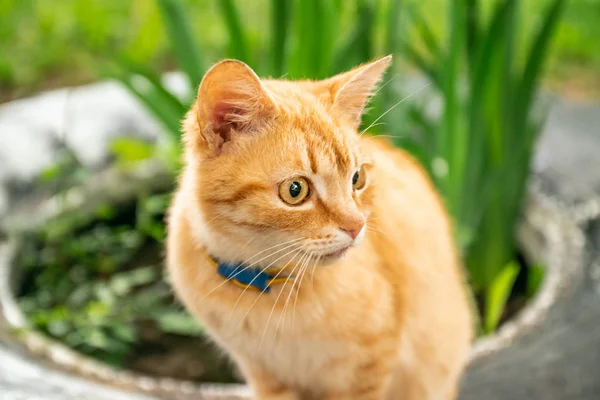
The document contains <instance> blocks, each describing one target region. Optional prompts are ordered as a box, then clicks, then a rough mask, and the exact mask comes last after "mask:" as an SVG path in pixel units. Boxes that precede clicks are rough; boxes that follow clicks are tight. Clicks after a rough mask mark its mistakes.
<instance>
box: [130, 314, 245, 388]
mask: <svg viewBox="0 0 600 400" xmlns="http://www.w3.org/2000/svg"><path fill="white" fill-rule="evenodd" d="M142 324H143V325H144V326H142V327H140V330H139V331H140V332H141V343H140V344H139V345H138V346H136V348H135V350H134V351H133V352H132V353H131V354H130V355H129V357H127V359H126V360H125V363H124V367H125V368H129V369H131V370H134V371H139V372H141V373H143V374H148V375H152V376H163V377H164V376H167V377H171V378H175V379H183V380H189V381H202V382H214V383H235V382H242V380H241V376H240V375H239V374H238V373H236V371H235V370H234V365H233V363H232V362H231V361H230V360H229V359H228V358H227V356H226V355H225V354H224V353H223V352H222V351H220V350H219V349H218V348H217V347H216V346H215V345H214V344H213V343H211V342H210V341H209V340H208V339H203V340H198V339H197V338H191V337H186V336H178V335H169V334H164V333H163V332H161V331H160V330H159V329H158V328H157V327H156V326H155V325H153V324H148V323H142Z"/></svg>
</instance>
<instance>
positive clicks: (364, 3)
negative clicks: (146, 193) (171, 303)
mask: <svg viewBox="0 0 600 400" xmlns="http://www.w3.org/2000/svg"><path fill="white" fill-rule="evenodd" d="M156 3H157V4H158V6H159V9H160V12H161V15H162V18H163V22H164V25H165V27H166V31H167V33H168V37H169V40H170V44H171V47H172V50H173V53H174V55H175V58H176V61H177V64H178V66H179V67H180V68H181V71H182V72H183V73H184V74H185V76H186V78H187V80H188V84H189V88H188V91H187V92H188V94H189V95H191V96H194V95H195V93H196V90H197V87H198V85H199V83H200V80H201V79H202V76H203V75H204V73H205V72H206V70H207V68H208V67H209V62H208V60H207V59H206V57H205V54H204V52H203V43H200V42H199V41H198V40H196V37H195V36H194V34H193V32H192V29H191V23H190V21H189V20H188V18H187V14H186V12H185V9H184V7H183V3H182V2H181V0H156ZM400 3H401V1H400V0H388V1H381V0H377V1H373V0H353V1H345V2H341V1H336V0H272V1H270V2H269V4H270V9H269V11H270V26H269V33H268V35H267V38H266V39H267V40H262V41H260V42H257V41H256V40H253V37H252V36H251V35H250V34H249V33H248V29H247V26H245V24H244V23H243V20H242V18H241V13H240V8H239V6H240V4H241V2H235V1H233V0H227V1H225V0H223V1H219V2H218V4H219V6H220V8H219V10H220V12H221V15H222V17H223V22H224V24H225V26H226V27H227V33H228V45H227V49H228V50H227V52H226V54H224V55H225V56H227V57H231V58H237V59H239V60H242V61H244V62H246V63H248V64H249V65H251V66H252V67H253V68H254V69H255V70H256V71H257V73H258V74H259V75H262V76H275V77H278V76H282V74H283V73H284V72H285V73H286V77H289V78H324V77H326V76H330V75H333V74H336V73H338V72H342V71H344V70H346V69H348V68H350V67H352V66H354V65H355V64H357V63H361V62H366V61H369V60H371V59H373V58H375V57H376V56H377V55H384V54H391V53H397V51H398V49H399V46H400V41H399V38H400V26H401V24H400V21H399V18H400ZM348 20H351V21H353V22H352V23H350V24H349V23H347V21H348ZM315 26H318V29H315ZM381 27H383V29H382V30H381V29H379V28H381ZM263 39H264V38H263ZM118 64H119V65H118V68H116V70H114V71H113V74H114V76H115V77H116V78H117V79H119V80H120V81H121V82H122V83H123V85H124V86H125V87H126V88H127V89H129V90H130V91H131V92H132V93H133V94H134V95H135V96H136V97H137V98H138V99H139V100H140V101H141V102H142V103H143V104H144V105H145V106H146V107H147V108H148V109H149V110H150V111H151V112H152V114H153V115H154V116H155V117H156V118H157V119H158V120H159V121H160V122H161V123H162V125H163V126H164V127H165V128H166V130H167V132H169V133H170V137H171V139H172V140H173V141H174V142H178V140H179V135H180V134H181V129H180V121H181V119H182V117H183V115H184V113H185V111H186V110H187V109H188V108H189V106H190V105H191V103H192V101H193V98H190V97H184V98H178V97H176V96H174V95H173V94H171V93H170V92H169V91H168V90H167V89H166V88H165V86H164V85H163V83H162V81H161V79H160V77H159V75H158V74H157V73H155V72H154V71H151V70H148V69H147V68H145V67H143V66H142V65H140V64H137V63H135V62H132V61H131V60H128V59H122V60H120V62H119V63H118ZM383 90H384V91H386V90H389V87H386V88H384V89H383ZM379 98H381V99H391V98H392V97H391V96H380V97H379ZM375 108H376V109H377V110H383V109H385V105H384V104H376V105H375ZM368 122H369V119H368V118H367V119H366V123H368Z"/></svg>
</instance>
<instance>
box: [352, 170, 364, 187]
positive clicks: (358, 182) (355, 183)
mask: <svg viewBox="0 0 600 400" xmlns="http://www.w3.org/2000/svg"><path fill="white" fill-rule="evenodd" d="M366 183H367V174H366V172H365V167H360V169H359V170H358V171H356V172H355V173H354V175H352V189H354V190H360V189H362V188H364V187H365V184H366Z"/></svg>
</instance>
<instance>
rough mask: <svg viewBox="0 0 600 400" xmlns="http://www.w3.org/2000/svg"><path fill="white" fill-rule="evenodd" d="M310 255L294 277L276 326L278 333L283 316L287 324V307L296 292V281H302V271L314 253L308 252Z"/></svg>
mask: <svg viewBox="0 0 600 400" xmlns="http://www.w3.org/2000/svg"><path fill="white" fill-rule="evenodd" d="M307 254H308V257H307V258H306V259H305V260H304V262H303V263H302V265H301V266H300V269H299V270H298V279H294V282H293V284H292V287H291V288H290V292H289V293H288V297H287V299H286V301H285V304H284V306H283V311H282V313H281V315H280V316H279V321H278V322H277V326H276V327H275V333H277V330H278V329H279V324H280V322H281V320H282V318H283V323H284V324H285V318H286V316H287V309H288V304H289V301H290V299H291V298H292V294H293V293H294V288H295V287H296V283H298V284H299V283H300V281H301V279H302V273H303V271H304V269H305V268H306V265H308V263H309V262H310V260H311V259H312V257H313V256H312V254H310V253H307ZM298 289H300V286H299V285H298Z"/></svg>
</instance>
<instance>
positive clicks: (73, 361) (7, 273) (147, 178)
mask: <svg viewBox="0 0 600 400" xmlns="http://www.w3.org/2000/svg"><path fill="white" fill-rule="evenodd" d="M157 168H158V169H157ZM159 170H160V167H157V166H156V165H155V164H148V165H143V166H142V167H140V168H138V169H137V170H136V171H133V172H132V171H129V172H127V173H125V174H123V173H122V171H119V170H117V169H116V168H112V169H109V171H107V174H108V175H109V176H110V178H107V179H104V180H102V179H100V180H96V181H93V182H90V183H89V184H88V185H87V186H88V187H86V188H83V189H82V190H81V191H80V192H79V194H77V195H75V194H74V195H73V196H72V197H74V198H75V199H76V201H73V202H68V201H67V202H64V201H63V202H62V203H61V204H62V206H61V207H57V206H56V203H53V202H56V199H49V200H48V201H46V202H44V203H42V204H40V205H38V206H37V207H36V209H35V210H34V212H33V215H34V216H35V218H37V223H38V224H39V223H41V222H42V221H44V220H47V219H49V218H52V217H53V216H55V215H58V214H60V213H63V212H68V211H69V210H70V209H71V210H72V209H74V208H75V207H77V206H78V205H79V206H81V204H83V203H82V201H83V202H84V203H85V202H86V200H92V199H91V198H90V197H89V196H93V195H94V194H95V195H97V194H98V193H102V194H103V196H105V198H104V199H102V201H111V200H113V199H112V198H110V197H111V193H113V192H111V191H110V190H107V189H106V186H107V185H111V186H115V185H116V187H119V188H123V187H130V188H131V187H135V190H140V188H144V189H148V188H153V189H155V190H156V188H158V187H161V185H163V186H162V187H164V185H168V184H170V183H167V182H168V180H169V179H171V178H172V177H171V176H170V174H168V173H164V171H163V173H162V175H161V173H158V176H160V178H157V171H159ZM111 174H112V175H111ZM161 179H162V182H159V181H161ZM157 182H158V183H157ZM131 193H134V191H130V194H131ZM120 196H121V197H122V196H123V195H122V194H120ZM106 197H108V198H106ZM117 200H122V198H120V199H117ZM94 201H98V199H94ZM69 207H71V208H69ZM13 222H14V221H13ZM28 224H29V225H31V220H29V222H28V223H23V224H21V225H19V224H17V225H18V226H19V229H26V228H24V226H26V225H28ZM517 236H518V240H519V242H520V243H521V246H522V248H523V251H524V252H525V254H526V256H529V257H534V258H535V257H538V258H539V257H541V258H542V259H543V261H544V263H545V266H546V269H547V272H546V276H545V279H544V281H543V283H542V286H541V288H540V289H539V291H538V293H537V294H536V296H535V297H534V298H533V299H532V300H531V301H530V302H529V303H528V304H527V305H526V306H525V307H524V308H523V309H522V310H521V311H520V312H519V313H518V314H517V315H516V316H515V317H514V318H513V319H511V320H510V321H509V322H507V323H506V324H504V325H503V326H502V327H501V328H500V329H499V330H498V331H497V332H495V333H494V334H493V335H490V336H487V337H484V338H481V339H479V340H477V341H476V343H474V346H473V348H472V352H471V355H470V364H471V365H474V364H477V363H484V362H485V360H486V358H488V357H493V356H494V355H495V354H497V353H498V352H501V351H502V349H504V348H507V347H509V346H510V345H511V344H512V343H513V342H514V341H516V340H517V339H519V338H520V337H522V336H524V335H527V334H528V333H530V332H531V331H532V330H535V328H536V327H537V326H539V325H540V324H541V322H542V321H543V320H544V318H545V316H546V315H547V312H548V310H549V309H550V308H551V307H552V306H553V305H554V304H555V303H556V302H557V301H558V299H559V298H560V296H561V294H562V293H563V292H564V291H566V290H568V288H569V286H570V282H571V281H572V279H571V277H572V276H573V275H574V274H575V273H576V272H577V271H578V270H579V269H580V268H581V262H582V254H583V241H584V240H583V233H582V232H581V230H580V228H578V227H577V225H576V224H575V223H574V221H572V218H570V216H569V215H568V213H567V212H566V211H563V210H562V209H561V208H560V207H559V206H558V205H557V204H556V203H554V202H553V201H552V200H550V199H549V198H547V197H545V196H544V195H543V194H542V192H541V191H540V190H538V189H536V186H535V182H534V183H533V184H532V185H531V187H530V191H529V197H528V199H527V202H526V204H525V207H524V216H523V218H522V220H521V223H520V225H519V227H518V235H517ZM18 247H19V244H18V241H17V240H16V239H13V236H12V235H10V234H9V235H8V239H7V240H5V241H4V243H3V242H2V240H1V237H0V340H2V341H5V342H7V343H9V344H10V345H12V346H13V347H14V348H15V351H19V352H22V353H24V354H26V355H28V356H33V358H34V361H33V362H42V363H45V364H46V365H48V366H49V367H50V368H54V369H58V370H62V371H64V372H67V373H68V374H71V375H76V376H78V377H83V378H85V379H90V380H92V381H95V382H96V383H98V382H100V383H103V384H106V385H110V386H113V387H117V388H120V389H124V390H127V391H134V392H139V393H143V394H149V395H158V396H165V397H168V398H176V399H192V398H197V397H194V396H200V398H203V399H242V398H250V390H249V389H248V388H247V387H246V386H244V385H218V384H197V383H193V382H188V381H180V380H175V379H172V378H155V377H150V376H146V375H142V374H139V373H136V372H133V371H130V370H116V369H114V368H112V367H109V366H108V365H105V364H103V363H101V362H99V361H97V360H94V359H91V358H89V357H87V356H84V355H82V354H79V353H77V352H75V351H74V350H72V349H70V348H68V347H67V346H65V345H63V344H61V343H59V342H57V341H56V340H53V339H50V338H48V337H46V336H45V335H43V334H41V333H39V332H36V331H34V330H29V329H26V328H25V326H26V321H25V317H24V315H23V313H22V312H21V310H20V309H19V307H18V305H17V301H16V298H15V293H14V290H13V289H14V286H15V285H14V284H13V283H14V279H15V275H14V273H13V272H14V268H13V267H14V265H13V264H12V258H13V256H14V254H16V252H17V251H18ZM542 248H544V250H542ZM13 329H17V330H18V332H17V333H11V332H10V331H11V330H13Z"/></svg>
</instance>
